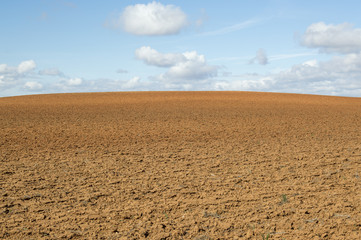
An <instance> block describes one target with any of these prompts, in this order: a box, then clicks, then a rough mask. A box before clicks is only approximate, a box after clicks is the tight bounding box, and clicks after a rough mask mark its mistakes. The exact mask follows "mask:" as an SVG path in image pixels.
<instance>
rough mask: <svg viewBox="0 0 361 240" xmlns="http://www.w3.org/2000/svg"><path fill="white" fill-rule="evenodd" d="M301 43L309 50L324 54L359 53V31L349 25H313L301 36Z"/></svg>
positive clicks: (360, 47) (360, 43)
mask: <svg viewBox="0 0 361 240" xmlns="http://www.w3.org/2000/svg"><path fill="white" fill-rule="evenodd" d="M301 43H302V45H304V46H307V47H310V48H319V49H320V51H321V52H326V53H332V52H336V53H343V54H346V53H360V52H361V29H360V28H353V26H352V24H350V23H342V24H338V25H332V24H328V25H327V24H325V23H323V22H318V23H313V24H311V25H310V26H309V27H308V28H307V30H306V32H305V33H304V35H303V36H302V40H301Z"/></svg>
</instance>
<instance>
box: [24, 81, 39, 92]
mask: <svg viewBox="0 0 361 240" xmlns="http://www.w3.org/2000/svg"><path fill="white" fill-rule="evenodd" d="M24 88H25V89H26V90H30V91H37V90H40V89H42V88H43V85H42V84H41V83H39V82H26V83H25V84H24Z"/></svg>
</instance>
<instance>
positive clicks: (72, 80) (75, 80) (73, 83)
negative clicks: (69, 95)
mask: <svg viewBox="0 0 361 240" xmlns="http://www.w3.org/2000/svg"><path fill="white" fill-rule="evenodd" d="M82 83H83V80H82V79H81V78H70V79H68V80H66V84H67V85H68V86H71V87H72V86H79V85H81V84H82Z"/></svg>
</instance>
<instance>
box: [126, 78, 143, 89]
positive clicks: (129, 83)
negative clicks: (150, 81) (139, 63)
mask: <svg viewBox="0 0 361 240" xmlns="http://www.w3.org/2000/svg"><path fill="white" fill-rule="evenodd" d="M139 84H140V77H138V76H136V77H133V78H131V79H130V80H129V81H126V82H124V83H122V85H121V86H122V88H123V89H133V88H135V87H137V86H139Z"/></svg>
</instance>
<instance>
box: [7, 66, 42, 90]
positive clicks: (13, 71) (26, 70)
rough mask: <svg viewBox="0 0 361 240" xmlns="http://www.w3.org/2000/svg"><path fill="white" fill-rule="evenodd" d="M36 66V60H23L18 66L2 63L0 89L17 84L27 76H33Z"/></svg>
mask: <svg viewBox="0 0 361 240" xmlns="http://www.w3.org/2000/svg"><path fill="white" fill-rule="evenodd" d="M35 68H36V64H35V62H34V60H27V61H23V62H21V63H20V64H19V65H18V66H9V65H7V64H0V80H1V81H0V87H1V89H0V90H2V89H7V88H11V87H13V86H16V85H17V84H19V83H21V82H22V81H23V80H24V79H25V78H29V77H31V76H32V74H33V70H34V69H35Z"/></svg>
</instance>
